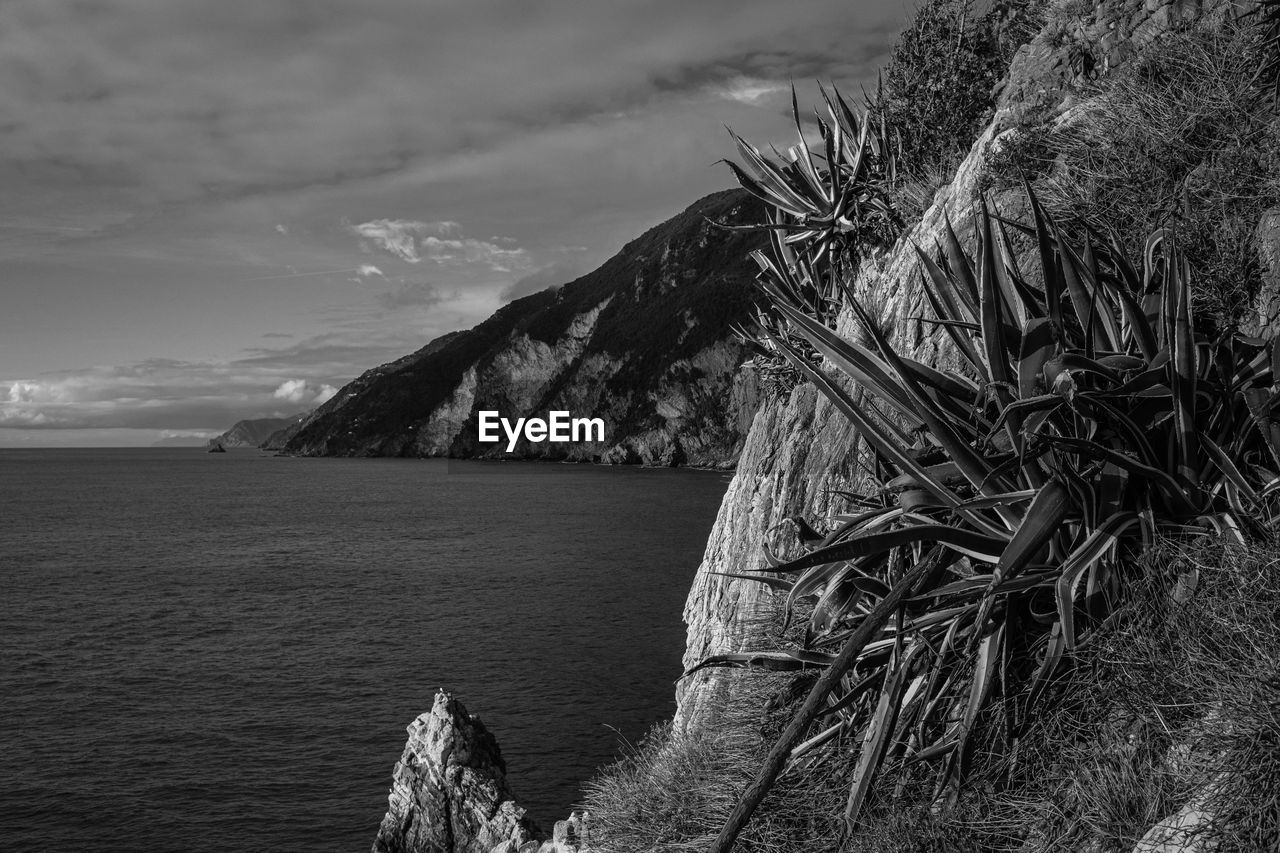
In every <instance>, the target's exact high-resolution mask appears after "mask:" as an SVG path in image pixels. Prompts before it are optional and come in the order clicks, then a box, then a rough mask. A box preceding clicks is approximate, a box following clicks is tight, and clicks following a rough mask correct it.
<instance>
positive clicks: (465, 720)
mask: <svg viewBox="0 0 1280 853" xmlns="http://www.w3.org/2000/svg"><path fill="white" fill-rule="evenodd" d="M408 732H409V739H408V741H407V742H406V743H405V747H404V754H403V755H401V756H400V761H399V762H397V764H396V766H395V770H394V772H393V774H392V785H391V793H390V796H389V797H388V807H387V814H386V817H384V818H383V820H382V826H381V827H380V828H379V830H378V837H377V840H375V841H374V844H373V851H374V853H489V851H490V850H492V849H493V848H495V847H498V846H499V845H505V844H507V843H508V842H511V843H513V844H514V845H515V848H514V849H517V850H518V849H521V848H522V847H523V846H524V845H525V843H526V842H530V841H533V842H534V847H535V849H536V847H537V846H538V844H537V839H539V838H540V834H539V832H538V827H537V825H536V824H534V822H533V821H532V820H530V819H528V818H527V817H525V813H524V809H522V808H520V807H519V806H518V805H516V803H515V800H514V799H513V798H512V795H511V791H510V789H509V788H508V787H507V765H506V762H504V761H503V760H502V752H501V750H499V749H498V742H497V741H496V740H495V739H494V737H493V735H492V734H490V733H489V730H488V729H486V728H485V727H484V724H483V723H481V722H480V719H479V718H478V717H473V716H471V715H470V714H468V713H467V709H466V708H464V707H463V705H462V703H461V702H459V701H458V700H456V699H454V698H453V697H452V696H450V695H449V694H448V693H445V692H444V691H440V692H439V693H437V694H436V698H435V703H434V704H433V705H432V708H431V710H430V711H428V712H426V713H425V714H422V715H421V716H420V717H418V719H416V720H414V721H413V722H412V723H411V724H410V725H409V728H408Z"/></svg>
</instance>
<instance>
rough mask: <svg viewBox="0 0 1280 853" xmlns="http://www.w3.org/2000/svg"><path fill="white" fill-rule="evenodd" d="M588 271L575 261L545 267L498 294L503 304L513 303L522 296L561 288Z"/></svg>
mask: <svg viewBox="0 0 1280 853" xmlns="http://www.w3.org/2000/svg"><path fill="white" fill-rule="evenodd" d="M585 271H586V270H584V269H583V265H582V264H581V263H578V262H575V261H561V262H559V263H555V264H552V265H551V266H549V267H543V268H542V269H540V270H538V271H537V272H532V273H530V274H529V275H526V276H524V277H523V278H518V279H516V280H515V281H514V282H512V283H511V284H510V285H508V286H507V287H505V288H503V289H502V292H501V293H499V294H498V298H499V299H501V300H502V301H503V302H511V301H512V300H514V299H519V298H520V297H522V296H529V295H530V294H533V293H538V292H539V291H543V290H546V289H547V288H550V287H559V286H560V285H562V284H568V283H569V282H571V281H573V280H574V279H576V278H579V277H581V276H582V274H583V273H584V272H585Z"/></svg>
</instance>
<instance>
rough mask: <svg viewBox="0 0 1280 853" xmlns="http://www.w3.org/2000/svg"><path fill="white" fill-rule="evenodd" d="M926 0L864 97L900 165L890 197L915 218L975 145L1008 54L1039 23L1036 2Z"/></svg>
mask: <svg viewBox="0 0 1280 853" xmlns="http://www.w3.org/2000/svg"><path fill="white" fill-rule="evenodd" d="M974 5H975V4H974V3H973V2H972V0H928V2H926V3H924V4H923V5H922V6H921V7H920V8H919V10H918V11H917V12H916V16H915V20H914V21H913V22H912V24H911V26H910V27H908V28H907V29H906V30H904V31H903V33H902V35H901V37H900V38H899V39H898V42H897V44H896V45H895V46H894V49H893V52H892V54H891V55H890V57H889V61H888V62H887V63H886V64H885V66H884V68H883V69H882V71H881V81H880V85H879V87H878V88H877V90H876V92H875V93H874V94H873V95H872V97H871V99H870V103H869V108H870V113H871V115H872V117H873V120H875V121H877V122H883V123H884V124H885V125H886V126H887V127H889V128H892V130H893V133H894V134H895V138H896V141H897V148H898V158H899V160H900V163H901V166H900V170H901V173H902V174H901V177H900V181H899V183H898V185H897V187H896V189H895V196H894V197H895V201H896V203H897V205H898V207H899V208H900V209H901V210H902V211H903V213H904V215H905V217H906V218H907V219H909V220H910V219H915V218H918V216H919V215H920V213H922V212H923V211H924V210H925V209H926V208H927V207H928V206H929V203H930V202H931V201H932V198H933V194H934V192H935V191H936V190H937V189H938V188H939V187H940V186H942V185H944V184H945V183H946V181H947V178H948V177H949V176H950V174H951V173H952V172H954V171H955V167H956V165H957V164H958V163H959V162H960V160H961V158H963V157H964V155H965V154H966V153H967V152H968V150H969V148H970V147H971V146H972V145H973V141H974V139H975V137H976V136H977V134H978V131H979V130H980V129H981V128H982V127H983V125H984V124H986V122H987V121H988V120H989V119H990V117H991V113H992V110H993V108H994V106H995V100H994V96H993V90H994V87H995V84H996V82H997V81H999V79H1000V78H1001V77H1002V76H1003V75H1004V72H1005V71H1006V69H1007V68H1008V66H1009V62H1010V60H1011V59H1012V58H1013V53H1014V51H1016V49H1017V48H1018V46H1020V45H1021V44H1023V43H1025V42H1026V41H1027V40H1029V39H1030V37H1031V36H1032V35H1033V34H1034V33H1035V31H1036V30H1037V29H1038V24H1039V18H1040V14H1041V9H1040V5H1041V4H1039V3H1029V2H1011V1H1010V2H997V3H993V4H992V5H991V6H990V7H989V8H988V9H987V11H986V12H985V13H982V14H978V13H977V12H976V11H975V9H974Z"/></svg>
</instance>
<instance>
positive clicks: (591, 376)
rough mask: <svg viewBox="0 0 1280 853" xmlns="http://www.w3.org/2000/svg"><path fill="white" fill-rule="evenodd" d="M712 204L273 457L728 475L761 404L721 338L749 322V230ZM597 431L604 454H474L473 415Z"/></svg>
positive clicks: (466, 340)
mask: <svg viewBox="0 0 1280 853" xmlns="http://www.w3.org/2000/svg"><path fill="white" fill-rule="evenodd" d="M761 216H762V212H761V210H760V209H759V208H758V207H757V205H756V204H755V202H753V201H751V200H749V198H748V197H747V196H746V195H745V194H744V193H742V192H739V191H729V192H722V193H716V194H715V195H712V196H708V197H707V198H705V199H702V200H701V201H699V202H697V203H695V204H694V205H693V206H692V207H690V208H689V209H688V210H686V211H685V212H684V213H682V214H680V215H679V216H677V217H675V218H673V219H671V220H670V221H668V222H665V223H663V224H662V225H659V226H657V227H655V228H653V229H651V230H649V231H648V232H647V233H645V234H644V235H643V236H641V237H639V238H638V239H636V240H633V241H632V242H631V243H628V244H627V246H626V247H624V248H623V250H622V251H621V252H619V253H618V254H617V255H616V256H615V257H613V258H612V259H611V260H609V261H608V262H606V263H605V264H604V266H602V267H600V269H598V270H596V271H595V272H593V273H590V274H588V275H586V276H583V277H582V278H580V279H578V280H576V281H573V282H570V283H568V284H566V285H564V286H563V287H561V288H560V289H559V290H548V291H543V292H541V293H535V294H533V295H531V296H526V297H524V298H523V299H518V300H516V301H515V302H512V303H510V304H509V305H506V306H505V307H503V308H502V309H500V310H499V311H498V312H497V313H495V314H494V315H493V316H492V317H490V318H489V319H488V320H486V321H485V322H483V323H481V324H480V325H479V326H476V327H475V328H474V329H471V330H469V331H465V332H455V333H452V334H449V335H446V336H444V337H442V338H439V339H437V340H435V341H433V342H431V343H430V344H428V345H427V346H426V347H424V348H423V349H421V350H419V351H418V352H416V353H413V354H412V355H408V356H405V357H404V358H401V359H399V360H398V361H394V362H392V363H390V364H384V365H382V366H381V367H376V368H374V369H372V370H370V371H368V372H366V373H365V374H364V375H362V376H360V377H359V378H358V379H356V380H355V381H354V382H351V383H349V384H348V385H347V386H345V387H344V388H342V389H341V390H340V391H339V392H338V393H337V395H335V396H334V397H333V399H331V400H330V401H329V402H327V403H325V404H324V405H322V406H320V407H319V408H318V409H317V410H316V411H315V412H314V413H312V414H311V415H310V416H309V417H307V418H306V420H305V421H304V422H303V423H302V424H300V425H299V426H298V427H297V428H295V429H292V430H291V431H290V432H288V433H286V434H282V435H277V436H274V437H273V438H272V440H271V446H272V447H275V446H281V447H282V448H283V450H284V452H287V453H296V454H300V455H315V456H451V457H481V458H499V459H510V458H523V459H556V460H561V459H563V460H569V461H585V462H591V461H595V462H616V463H639V464H644V465H696V466H704V467H732V465H733V463H734V462H735V461H736V460H737V457H738V453H739V452H740V451H741V449H742V442H743V440H744V438H745V437H746V431H747V428H748V427H749V426H750V424H751V418H752V416H753V415H754V413H755V410H756V407H757V405H758V394H757V391H756V381H755V377H754V375H753V374H751V373H749V372H745V371H740V370H738V367H739V365H740V364H741V363H742V362H743V360H744V359H745V358H746V357H747V351H746V349H745V347H744V346H743V345H742V344H741V343H740V342H739V341H738V340H737V339H736V338H735V336H734V334H733V331H732V328H733V326H734V325H736V324H740V323H743V322H744V321H746V320H747V318H748V316H749V313H750V311H751V306H752V303H753V300H754V298H755V297H754V288H753V287H752V285H751V282H752V279H753V277H754V274H755V265H754V263H753V262H752V261H751V260H750V258H749V257H748V255H749V253H750V251H751V250H752V249H753V248H756V247H757V246H759V245H761V242H762V238H761V236H760V235H759V234H755V233H751V234H746V233H742V232H736V231H729V230H726V229H722V228H717V227H715V226H714V225H713V224H711V222H710V221H708V220H714V221H716V222H728V223H741V222H745V221H759V218H760V217H761ZM481 410H492V411H497V412H499V413H500V415H501V416H502V417H505V418H508V419H510V420H512V421H514V420H515V419H516V418H519V417H533V416H537V417H543V418H545V417H546V416H547V412H549V411H552V410H559V411H566V412H569V413H571V415H572V416H573V417H583V418H600V419H602V420H603V421H604V424H605V438H604V441H593V442H575V443H573V444H555V443H549V442H541V443H531V442H528V441H523V440H522V441H521V442H520V443H519V445H518V446H517V447H516V448H515V450H514V453H507V452H506V441H505V440H503V441H502V442H500V443H498V444H481V443H480V442H479V441H478V435H477V433H478V416H477V412H478V411H481Z"/></svg>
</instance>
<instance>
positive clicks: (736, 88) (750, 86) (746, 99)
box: [714, 77, 787, 106]
mask: <svg viewBox="0 0 1280 853" xmlns="http://www.w3.org/2000/svg"><path fill="white" fill-rule="evenodd" d="M785 91H787V87H786V86H785V85H783V84H782V83H779V82H777V81H774V80H758V79H755V78H752V77H734V78H733V79H732V80H730V81H729V82H728V83H726V84H724V85H723V86H719V87H717V88H716V89H714V92H715V94H716V95H718V96H720V97H721V98H726V99H728V100H730V101H737V102H738V103H740V104H747V105H748V106H756V105H757V104H759V103H760V102H761V101H763V100H764V99H765V98H767V97H769V96H770V95H773V94H776V93H778V92H785Z"/></svg>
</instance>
